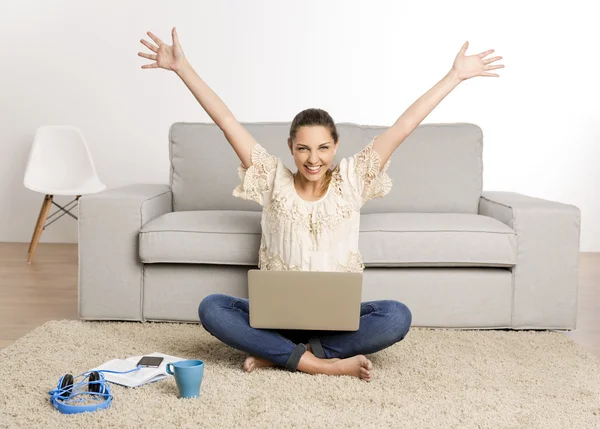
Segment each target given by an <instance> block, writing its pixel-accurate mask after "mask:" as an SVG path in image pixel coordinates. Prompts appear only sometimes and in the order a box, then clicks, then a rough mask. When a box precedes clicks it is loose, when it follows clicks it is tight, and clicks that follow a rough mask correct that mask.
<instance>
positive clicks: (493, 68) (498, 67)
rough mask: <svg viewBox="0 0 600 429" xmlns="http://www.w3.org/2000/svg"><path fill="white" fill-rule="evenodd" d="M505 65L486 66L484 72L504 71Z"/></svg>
mask: <svg viewBox="0 0 600 429" xmlns="http://www.w3.org/2000/svg"><path fill="white" fill-rule="evenodd" d="M503 68H504V65H503V64H498V65H496V66H485V67H484V68H483V69H484V70H496V69H503Z"/></svg>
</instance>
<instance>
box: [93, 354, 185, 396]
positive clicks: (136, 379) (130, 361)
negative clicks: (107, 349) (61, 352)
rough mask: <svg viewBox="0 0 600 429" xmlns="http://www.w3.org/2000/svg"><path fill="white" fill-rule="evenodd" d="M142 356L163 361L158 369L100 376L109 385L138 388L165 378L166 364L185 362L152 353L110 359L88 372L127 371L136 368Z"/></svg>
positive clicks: (174, 357) (106, 373) (141, 369)
mask: <svg viewBox="0 0 600 429" xmlns="http://www.w3.org/2000/svg"><path fill="white" fill-rule="evenodd" d="M142 356H161V357H163V358H164V359H163V361H162V362H161V363H160V366H159V367H158V368H145V367H144V368H140V369H139V370H137V371H132V372H129V373H127V374H114V373H111V372H103V373H102V375H104V378H105V379H106V381H109V382H111V383H114V384H119V385H121V386H126V387H138V386H142V385H144V384H147V383H154V382H156V381H159V380H162V379H163V378H165V377H167V375H169V374H167V370H166V366H167V364H168V363H172V362H177V361H180V360H186V359H184V358H179V357H176V356H170V355H166V354H163V353H159V352H154V353H151V354H148V355H139V356H131V357H128V358H126V359H112V360H109V361H108V362H106V363H104V364H102V365H100V366H98V367H96V368H93V369H91V370H90V371H94V370H101V369H105V370H109V371H119V372H125V371H129V370H132V369H135V368H136V365H137V363H138V362H139V360H140V359H141V358H142Z"/></svg>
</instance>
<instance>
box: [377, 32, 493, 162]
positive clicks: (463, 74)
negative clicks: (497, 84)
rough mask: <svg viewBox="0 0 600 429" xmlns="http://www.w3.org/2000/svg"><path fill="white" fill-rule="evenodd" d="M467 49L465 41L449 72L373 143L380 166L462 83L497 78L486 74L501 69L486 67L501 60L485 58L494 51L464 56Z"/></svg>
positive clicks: (491, 66)
mask: <svg viewBox="0 0 600 429" xmlns="http://www.w3.org/2000/svg"><path fill="white" fill-rule="evenodd" d="M468 47H469V42H466V43H465V44H464V45H463V46H462V48H461V49H460V51H459V53H458V54H457V55H456V58H455V59H454V64H453V65H452V68H451V69H450V71H449V72H448V73H447V74H446V76H444V77H443V78H442V80H440V81H439V82H438V83H436V84H435V86H433V88H431V89H430V90H429V91H427V92H426V93H425V94H424V95H422V96H421V97H420V98H419V99H418V100H417V101H415V102H414V103H413V104H412V105H411V106H410V107H409V108H408V109H406V111H405V112H404V113H403V114H402V115H401V116H400V117H399V118H398V120H396V122H395V123H394V125H392V126H391V127H390V128H388V129H387V130H385V131H384V132H383V133H381V134H380V135H379V136H378V137H377V138H376V139H375V142H374V143H373V150H375V151H376V152H377V153H379V156H380V157H381V162H380V164H381V167H383V166H384V165H385V163H386V162H387V160H388V159H389V158H390V157H391V156H392V153H393V152H394V151H395V150H396V149H397V148H398V146H400V144H401V143H402V142H403V141H404V139H406V137H408V136H409V135H410V134H411V133H412V132H413V131H414V130H415V128H417V126H418V125H419V124H420V123H421V122H422V121H423V119H425V118H426V117H427V116H428V115H429V114H430V113H431V111H432V110H433V109H434V108H435V107H436V106H437V105H438V104H440V102H441V101H442V100H443V99H444V98H445V97H446V96H447V95H448V94H449V93H450V92H451V91H452V90H453V89H454V88H456V87H457V86H458V84H460V83H461V82H462V81H464V80H467V79H470V78H472V77H475V76H490V77H500V76H499V75H497V74H496V73H489V72H488V71H487V70H494V69H499V68H504V66H503V65H500V64H498V65H488V64H491V63H493V62H494V61H497V60H500V59H502V57H493V58H488V59H484V57H486V56H487V55H489V54H491V53H493V52H494V49H490V50H488V51H485V52H481V53H479V54H476V55H470V56H466V55H465V52H466V51H467V48H468Z"/></svg>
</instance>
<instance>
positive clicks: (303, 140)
mask: <svg viewBox="0 0 600 429" xmlns="http://www.w3.org/2000/svg"><path fill="white" fill-rule="evenodd" d="M288 146H289V147H290V151H291V152H292V155H293V156H294V163H295V164H296V167H297V168H298V172H299V173H300V174H301V175H302V176H303V177H304V178H306V180H308V181H311V182H318V181H319V180H321V178H323V176H324V175H325V172H326V171H327V170H328V169H329V168H330V167H331V166H332V165H333V157H334V156H335V153H336V152H337V146H338V143H337V142H334V141H333V137H332V136H331V133H330V132H329V130H328V129H327V128H326V127H323V126H320V125H319V126H305V127H300V128H298V131H297V133H296V139H295V140H294V141H292V140H291V139H288ZM309 167H316V168H309Z"/></svg>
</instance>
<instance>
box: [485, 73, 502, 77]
mask: <svg viewBox="0 0 600 429" xmlns="http://www.w3.org/2000/svg"><path fill="white" fill-rule="evenodd" d="M482 76H493V77H500V76H499V75H497V74H496V73H487V72H483V74H482Z"/></svg>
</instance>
